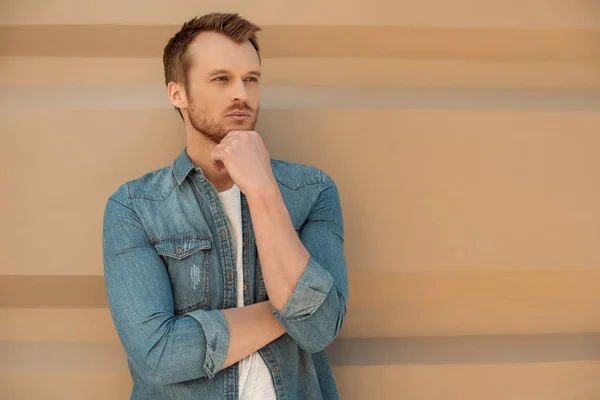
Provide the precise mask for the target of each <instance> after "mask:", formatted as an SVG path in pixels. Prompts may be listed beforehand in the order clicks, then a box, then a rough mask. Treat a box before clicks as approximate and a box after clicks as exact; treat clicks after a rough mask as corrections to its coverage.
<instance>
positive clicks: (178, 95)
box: [167, 82, 188, 109]
mask: <svg viewBox="0 0 600 400" xmlns="http://www.w3.org/2000/svg"><path fill="white" fill-rule="evenodd" d="M167 92H168V94H169V100H170V101H171V104H173V106H175V107H177V108H179V109H181V108H188V101H187V95H186V93H185V88H184V87H183V85H182V84H180V83H179V82H169V84H168V85H167Z"/></svg>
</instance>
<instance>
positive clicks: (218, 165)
mask: <svg viewBox="0 0 600 400" xmlns="http://www.w3.org/2000/svg"><path fill="white" fill-rule="evenodd" d="M210 161H211V163H212V166H213V167H214V168H215V169H216V170H217V172H221V171H223V170H224V169H225V163H224V162H223V152H222V151H221V149H220V148H219V147H218V146H217V147H215V148H214V149H213V150H212V151H211V152H210Z"/></svg>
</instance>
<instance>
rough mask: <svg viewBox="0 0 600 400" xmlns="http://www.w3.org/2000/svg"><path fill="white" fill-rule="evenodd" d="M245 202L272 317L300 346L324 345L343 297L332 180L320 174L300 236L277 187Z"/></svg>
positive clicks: (339, 319) (340, 316) (337, 324)
mask: <svg viewBox="0 0 600 400" xmlns="http://www.w3.org/2000/svg"><path fill="white" fill-rule="evenodd" d="M248 204H249V207H250V212H251V215H252V224H253V227H254V232H255V235H256V242H257V248H258V252H259V256H260V260H261V266H262V271H263V276H264V281H265V286H266V289H267V293H268V294H269V299H270V300H271V302H272V304H273V307H274V310H273V311H274V315H275V317H276V318H277V319H278V320H279V321H281V323H282V324H283V326H284V327H285V329H286V331H287V333H288V334H289V335H290V336H291V337H292V338H294V339H295V340H296V342H297V343H298V345H299V346H300V347H301V348H303V349H304V350H306V351H309V352H313V353H314V352H318V351H321V350H323V349H324V348H325V347H326V346H327V345H329V343H331V342H332V341H333V339H335V337H336V336H337V334H338V333H339V331H340V329H341V327H342V324H343V321H344V317H345V315H346V305H347V297H348V277H347V272H346V261H345V257H344V249H343V221H342V210H341V206H340V199H339V193H338V190H337V187H336V185H335V183H334V182H333V180H331V178H329V177H328V176H327V175H325V174H322V180H321V191H320V193H319V196H318V198H317V199H316V201H315V204H314V205H313V207H312V210H311V212H310V215H309V216H308V218H307V221H306V222H305V224H304V225H303V226H302V229H301V231H300V236H299V237H298V235H297V234H296V231H295V229H294V226H293V225H292V222H291V219H290V216H289V213H288V210H287V208H286V206H285V204H284V202H283V199H282V197H281V193H280V192H279V189H278V188H277V187H275V188H273V189H272V190H271V189H267V190H263V191H261V192H256V193H255V194H253V195H251V196H249V197H248Z"/></svg>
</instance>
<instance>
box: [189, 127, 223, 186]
mask: <svg viewBox="0 0 600 400" xmlns="http://www.w3.org/2000/svg"><path fill="white" fill-rule="evenodd" d="M186 146H187V153H188V156H189V157H190V160H192V163H193V164H194V165H195V166H197V167H198V168H200V169H201V170H202V173H204V176H205V177H206V179H207V180H208V181H209V182H210V183H212V185H213V186H214V187H215V189H217V192H222V191H224V190H227V189H230V188H231V187H232V186H233V180H232V179H231V177H230V176H229V174H228V173H227V170H225V169H224V170H222V171H221V172H218V171H217V169H216V168H215V165H214V164H213V162H212V161H211V159H210V152H211V151H212V149H213V148H214V147H215V146H216V143H214V142H212V141H210V140H209V139H207V138H206V137H205V136H204V135H203V134H201V133H200V132H197V131H196V130H195V129H192V130H188V129H186Z"/></svg>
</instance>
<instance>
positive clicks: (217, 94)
mask: <svg viewBox="0 0 600 400" xmlns="http://www.w3.org/2000/svg"><path fill="white" fill-rule="evenodd" d="M187 55H188V57H189V60H190V62H191V67H190V69H189V72H188V90H187V100H188V108H187V112H188V116H189V119H190V123H191V124H192V126H193V127H194V128H195V129H196V130H197V131H199V132H200V133H202V134H203V135H205V136H206V137H207V138H208V139H210V140H212V141H213V142H215V143H219V142H220V141H221V140H222V139H223V138H224V137H225V135H227V133H229V131H232V130H254V127H255V125H256V120H257V118H258V113H259V108H260V61H259V58H258V54H257V53H256V50H255V49H254V47H253V46H252V44H251V43H250V42H248V41H247V42H245V43H242V44H238V43H235V42H234V41H232V40H231V39H229V38H227V37H226V36H223V35H220V34H218V33H214V32H203V33H200V34H199V35H198V36H197V37H196V38H195V39H194V41H193V42H192V43H190V45H189V46H188V50H187ZM182 112H183V110H182Z"/></svg>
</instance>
